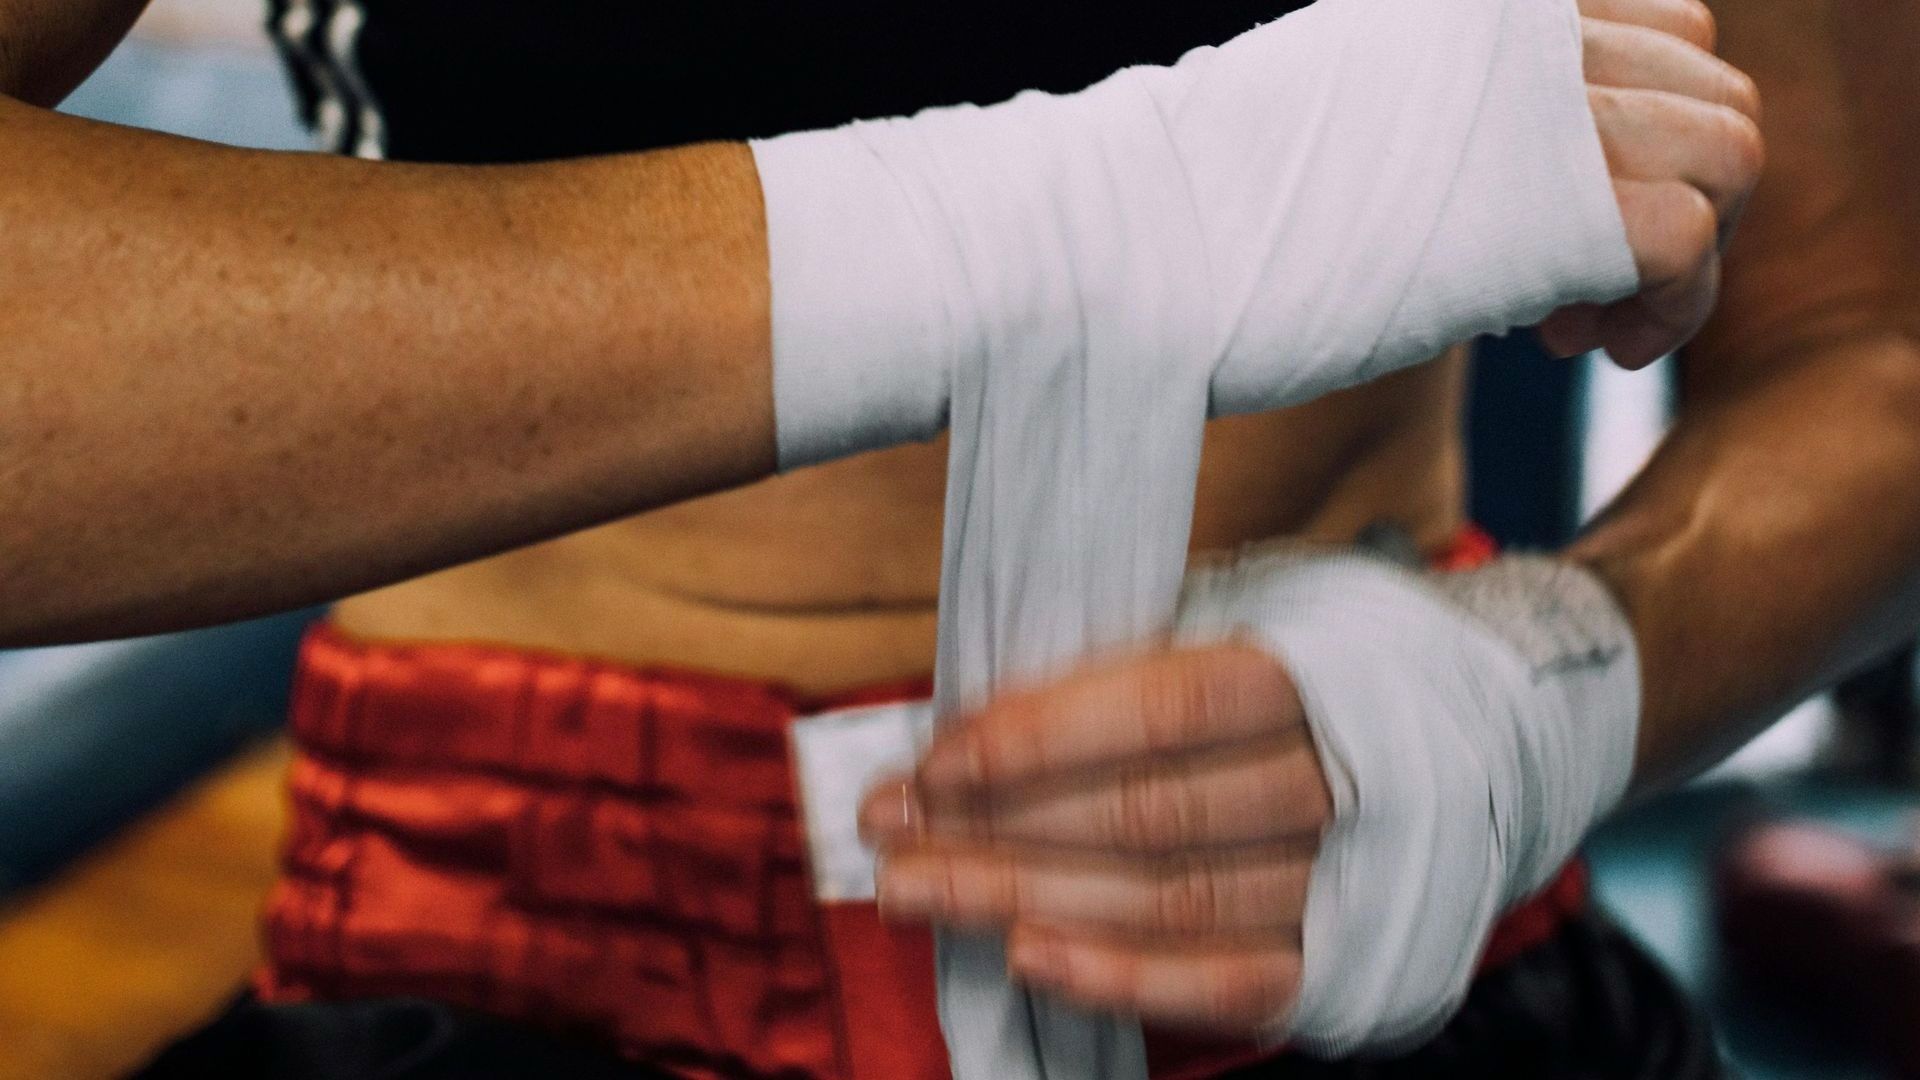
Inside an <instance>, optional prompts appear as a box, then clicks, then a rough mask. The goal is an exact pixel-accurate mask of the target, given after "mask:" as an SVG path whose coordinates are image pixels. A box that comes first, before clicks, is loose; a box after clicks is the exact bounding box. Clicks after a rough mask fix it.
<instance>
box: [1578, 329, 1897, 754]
mask: <svg viewBox="0 0 1920 1080" xmlns="http://www.w3.org/2000/svg"><path fill="white" fill-rule="evenodd" d="M1916 416H1920V346H1917V345H1916V343H1915V342H1914V341H1913V340H1911V339H1909V338H1906V337H1904V336H1901V335H1897V334H1880V335H1869V336H1860V337H1848V338H1846V339H1844V340H1840V341H1836V342H1834V343H1832V344H1829V345H1825V346H1820V347H1817V349H1815V351H1812V352H1810V353H1808V354H1806V355H1805V356H1804V357H1803V358H1801V359H1797V360H1795V361H1793V362H1789V363H1785V364H1782V365H1780V366H1779V368H1778V371H1777V373H1776V374H1775V375H1774V376H1773V377H1771V378H1769V379H1767V380H1765V381H1764V382H1762V383H1759V384H1757V385H1755V386H1753V387H1752V388H1751V389H1750V391H1749V392H1747V393H1744V394H1741V395H1739V396H1737V397H1734V398H1731V399H1728V400H1724V401H1719V402H1715V403H1713V404H1711V405H1704V406H1702V407H1700V408H1698V409H1695V410H1692V411H1691V412H1690V414H1689V415H1687V416H1686V417H1685V419H1684V420H1683V421H1682V423H1681V424H1680V426H1679V428H1678V430H1677V431H1676V433H1675V434H1674V436H1673V438H1672V439H1671V440H1670V441H1669V442H1668V444H1667V445H1666V446H1665V447H1664V448H1663V449H1662V450H1661V452H1660V454H1659V455H1658V457H1657V458H1656V460H1655V462H1654V464H1653V465H1652V466H1651V467H1650V468H1649V469H1648V471H1647V472H1646V473H1645V474H1644V475H1643V476H1642V477H1641V478H1640V480H1639V481H1638V482H1637V483H1636V484H1635V485H1634V486H1633V487H1632V488H1631V489H1630V490H1629V491H1628V492H1627V494H1626V495H1625V496H1623V497H1622V499H1621V500H1620V502H1619V503H1618V504H1617V505H1616V507H1615V508H1614V509H1613V510H1612V512H1611V513H1609V514H1608V515H1607V516H1606V517H1605V518H1604V519H1603V520H1602V522H1601V523H1600V524H1599V525H1598V526H1597V527H1596V528H1595V529H1594V530H1593V531H1592V532H1591V533H1590V534H1589V535H1587V536H1586V537H1584V538H1583V539H1582V540H1581V541H1580V542H1579V543H1578V544H1577V545H1576V546H1575V548H1574V552H1573V553H1574V555H1575V556H1576V557H1577V558H1580V559H1582V560H1584V561H1586V562H1589V563H1591V564H1593V565H1594V566H1596V567H1597V568H1598V569H1599V570H1600V571H1601V573H1602V574H1603V575H1604V576H1605V577H1606V578H1607V579H1608V580H1609V581H1611V583H1612V584H1613V585H1614V586H1615V588H1616V589H1617V591H1618V593H1619V595H1620V596H1621V597H1622V598H1623V600H1624V601H1625V604H1626V607H1627V609H1628V612H1629V615H1630V617H1631V619H1632V621H1633V623H1634V627H1635V630H1636V632H1637V635H1638V637H1639V639H1640V645H1641V652H1642V656H1641V662H1642V667H1643V678H1644V684H1645V694H1644V705H1645V712H1644V715H1643V718H1642V722H1641V739H1640V748H1639V759H1638V769H1637V772H1638V776H1639V778H1640V779H1639V782H1640V784H1641V785H1643V786H1645V785H1648V784H1655V783H1659V782H1661V781H1663V780H1666V779H1672V778H1676V777H1678V776H1681V775H1684V774H1685V773H1687V772H1689V771H1691V770H1692V769H1694V768H1697V767H1699V766H1701V765H1704V764H1706V763H1708V762H1710V761H1711V760H1713V759H1714V758H1716V757H1718V756H1719V755H1720V754H1723V753H1725V752H1726V751H1728V750H1730V749H1732V748H1733V747H1735V746H1737V745H1738V744H1739V742H1741V741H1742V740H1744V739H1745V738H1746V737H1748V736H1750V735H1752V734H1753V733H1754V731H1755V730H1757V728H1758V727H1759V726H1760V725H1762V724H1763V723H1765V722H1766V721H1768V720H1770V719H1772V718H1774V717H1776V716H1778V715H1779V714H1780V713H1781V712H1782V711H1783V710H1784V709H1786V708H1788V707H1790V706H1791V705H1793V704H1794V703H1796V702H1797V701H1798V700H1800V699H1801V698H1802V697H1803V696H1804V695H1806V694H1807V693H1809V692H1811V691H1813V690H1815V689H1818V688H1819V687H1821V686H1823V685H1826V684H1828V683H1830V682H1832V681H1833V680H1835V679H1837V678H1838V677H1840V676H1841V675H1843V674H1844V673H1845V672H1846V671H1847V670H1848V669H1849V668H1851V667H1853V666H1855V665H1858V664H1860V663H1862V662H1864V661H1866V660H1868V659H1870V658H1871V657H1872V656H1873V655H1874V654H1875V653H1876V652H1877V651H1879V650H1883V649H1885V648H1887V647H1889V646H1891V645H1892V644H1894V643H1895V641H1896V640H1897V637H1898V635H1900V634H1902V633H1909V632H1911V630H1912V627H1913V624H1914V622H1915V620H1916V617H1920V608H1916V606H1915V602H1916V600H1920V486H1916V484H1915V477H1920V424H1916V423H1915V422H1914V418H1915V417H1916Z"/></svg>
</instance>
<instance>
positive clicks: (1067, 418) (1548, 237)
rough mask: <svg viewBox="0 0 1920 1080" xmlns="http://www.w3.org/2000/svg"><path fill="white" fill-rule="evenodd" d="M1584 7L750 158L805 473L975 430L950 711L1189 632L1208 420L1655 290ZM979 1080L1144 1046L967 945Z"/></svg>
mask: <svg viewBox="0 0 1920 1080" xmlns="http://www.w3.org/2000/svg"><path fill="white" fill-rule="evenodd" d="M1578 25H1579V24H1578V19H1577V13H1576V12H1575V10H1574V8H1573V5H1572V2H1571V0H1321V2H1320V3H1318V4H1316V5H1314V6H1313V7H1310V8H1307V9H1305V10H1303V11H1300V12H1297V13H1295V14H1293V15H1290V16H1288V17H1286V18H1285V19H1282V20H1280V21H1278V22H1275V23H1271V24H1268V25H1266V26H1264V27H1261V28H1259V29H1257V30H1254V31H1252V32H1250V33H1248V34H1246V35H1243V36H1241V37H1240V38H1237V39H1235V40H1234V41H1233V42H1230V43H1229V44H1227V45H1225V46H1223V47H1221V48H1219V49H1202V50H1196V51H1195V52H1194V53H1191V54H1189V55H1188V56H1187V57H1186V58H1184V59H1183V60H1182V61H1181V62H1180V63H1179V64H1178V65H1176V66H1174V67H1172V68H1136V69H1130V70H1128V71H1124V72H1121V73H1120V74H1118V75H1116V76H1114V77H1113V78H1111V79H1108V80H1107V81H1105V82H1103V83H1101V84H1099V85H1097V86H1095V87H1093V88H1091V89H1089V90H1087V91H1083V92H1082V93H1079V94H1074V95H1067V96H1051V95H1044V94H1038V93H1033V94H1024V95H1021V96H1020V97H1018V98H1015V99H1014V100H1012V101H1010V102H1007V103H1004V104H1001V105H998V106H993V107H990V108H985V109H979V108H972V107H962V108H953V109H938V110H932V111H929V112H927V113H923V114H920V115H919V116H916V117H914V118H912V119H909V120H889V121H877V122H868V123H861V124H855V125H851V126H849V127H847V128H842V129H837V130H835V131H830V132H815V133H808V134H804V135H798V136H787V137H784V138H780V139H775V140H771V141H767V142H761V143H756V144H755V145H754V150H755V153H756V156H757V160H758V163H759V166H760V171H761V181H762V186H763V189H764V190H765V193H766V202H767V216H768V240H769V254H770V258H771V262H772V274H773V302H774V312H773V318H774V360H775V404H776V410H777V413H778V421H779V427H780V432H779V434H780V451H781V460H782V464H783V466H786V467H794V466H798V465H803V464H807V463H810V462H814V461H820V460H825V459H827V458H831V457H834V456H839V455H842V454H846V453H851V452H855V451H858V450H862V449H868V448H873V447H878V446H884V445H890V444H892V443H894V442H898V441H900V440H902V439H906V438H924V437H930V436H931V435H933V434H934V433H936V432H937V431H938V429H939V427H940V425H941V423H942V422H943V421H947V420H949V419H950V421H951V428H952V447H951V453H950V458H949V470H950V471H949V478H948V492H947V505H946V533H945V552H944V556H945V562H944V565H943V568H942V575H941V593H940V644H939V656H938V664H937V667H936V690H935V700H936V705H937V707H938V711H939V712H940V713H942V714H951V713H953V712H954V711H956V710H958V709H962V708H965V707H967V706H970V705H976V704H978V703H979V702H981V701H982V700H983V699H984V698H985V697H986V696H987V695H988V694H989V693H991V692H992V691H993V690H994V689H995V688H996V687H998V686H1000V685H1002V684H1004V683H1007V682H1009V681H1016V680H1030V679H1034V678H1038V677H1041V676H1044V675H1047V674H1050V673H1054V672H1058V671H1060V670H1061V669H1063V668H1065V667H1067V666H1068V665H1070V664H1072V663H1073V662H1074V661H1076V660H1078V659H1079V658H1081V657H1082V656H1084V655H1085V654H1087V653H1088V652H1090V651H1095V650H1100V649H1105V648H1112V647H1116V646H1120V645H1123V644H1126V643H1129V642H1136V641H1140V640H1142V639H1145V638H1147V637H1149V636H1150V635H1153V634H1155V633H1157V632H1161V631H1164V630H1166V629H1167V628H1168V627H1169V626H1170V624H1171V621H1172V617H1173V614H1174V606H1175V602H1176V598H1177V595H1178V592H1179V587H1180V580H1181V575H1182V571H1183V567H1184V565H1185V558H1186V549H1187V540H1188V532H1189V528H1190V522H1191V517H1192V505H1193V497H1194V483H1195V478H1196V475H1197V471H1198V464H1199V453H1200V441H1201V432H1202V426H1203V422H1204V420H1205V418H1206V416H1207V415H1208V414H1209V412H1214V413H1224V412H1240V411H1253V410H1257V409H1266V408H1274V407H1278V406H1281V405H1286V404H1292V403H1296V402H1300V401H1304V400H1308V399H1310V398H1312V397H1316V396H1318V395H1320V394H1323V393H1326V392H1329V391H1331V390H1335V389H1339V388H1341V387H1343V386H1346V385H1350V384H1351V383H1353V382H1357V381H1360V380H1362V379H1365V378H1370V377H1373V376H1375V375H1379V374H1383V373H1384V372H1386V371H1388V370H1391V369H1394V368H1397V367H1401V366H1405V365H1407V364H1411V363H1414V362H1417V361H1419V360H1421V359H1424V358H1425V357H1427V356H1429V355H1432V354H1433V353H1435V352H1437V351H1439V350H1440V349H1441V348H1443V347H1444V346H1446V345H1448V344H1451V343H1452V342H1455V341H1459V340H1464V339H1466V338H1468V337H1471V336H1473V335H1474V334H1477V333H1481V332H1487V331H1504V330H1506V329H1508V328H1510V327H1511V326H1514V325H1521V324H1527V323H1531V322H1534V321H1537V320H1538V319H1540V318H1542V317H1544V316H1545V315H1546V314H1547V313H1548V312H1549V311H1551V310H1552V309H1553V308H1555V307H1557V306H1560V305H1562V304H1565V303H1569V302H1574V301H1600V300H1608V299H1613V298H1616V297H1618V296H1620V295H1624V294H1626V293H1627V292H1630V291H1631V290H1632V288H1633V286H1634V284H1635V282H1634V272H1633V265H1632V259H1631V255H1630V253H1629V252H1628V251H1627V249H1626V245H1625V238H1624V229H1623V227H1622V225H1621V222H1620V217H1619V212H1618V209H1617V207H1616V205H1615V203H1614V201H1613V195H1612V189H1611V184H1610V183H1609V181H1608V177H1607V173H1606V167H1605V161H1604V158H1603V156H1602V154H1601V150H1600V147H1599V144H1598V138H1597V135H1596V134H1595V132H1594V128H1593V121H1592V117H1591V115H1590V113H1589V112H1588V109H1587V105H1586V97H1585V89H1584V85H1583V84H1582V80H1581V75H1580V45H1579V29H1578ZM939 959H940V980H941V987H940V990H941V1008H942V1025H943V1029H944V1031H945V1033H946V1036H947V1043H948V1048H949V1050H950V1052H951V1054H952V1058H953V1069H954V1075H955V1077H956V1078H957V1080H1023V1078H1040V1077H1046V1078H1048V1080H1078V1078H1085V1080H1095V1078H1099V1080H1129V1078H1137V1077H1143V1076H1144V1075H1145V1063H1144V1062H1145V1059H1144V1053H1143V1050H1142V1043H1141V1037H1140V1034H1139V1031H1138V1027H1137V1025H1136V1024H1134V1023H1133V1022H1131V1021H1127V1020H1119V1019H1110V1018H1099V1017H1093V1016H1088V1015H1084V1014H1082V1013H1080V1012H1078V1011H1077V1010H1074V1009H1071V1008H1068V1007H1065V1006H1062V1005H1060V1004H1058V1003H1055V1002H1051V1001H1047V1000H1042V999H1036V998H1034V997H1031V996H1030V995H1028V994H1026V993H1025V992H1024V991H1022V990H1020V989H1018V988H1015V987H1013V986H1011V985H1009V983H1008V981H1007V978H1006V972H1005V966H1004V961H1003V957H1002V956H1001V953H1000V946H999V943H998V942H997V941H992V940H985V939H980V938H962V937H956V936H953V935H943V936H942V938H941V940H940V945H939Z"/></svg>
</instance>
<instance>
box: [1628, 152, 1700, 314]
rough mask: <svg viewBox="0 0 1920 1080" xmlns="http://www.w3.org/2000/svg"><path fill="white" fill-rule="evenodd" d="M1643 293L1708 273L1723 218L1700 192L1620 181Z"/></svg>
mask: <svg viewBox="0 0 1920 1080" xmlns="http://www.w3.org/2000/svg"><path fill="white" fill-rule="evenodd" d="M1613 188H1614V194H1615V196H1616V198H1617V199H1618V200H1619V203H1620V217H1621V221H1622V223H1623V224H1624V225H1625V226H1626V230H1627V246H1628V247H1630V248H1631V249H1632V250H1633V261H1634V269H1636V270H1637V271H1639V275H1640V290H1641V292H1643V293H1644V292H1647V291H1650V290H1655V289H1666V288H1668V287H1670V286H1673V285H1675V284H1678V283H1681V282H1684V281H1688V280H1690V279H1693V278H1696V277H1698V276H1699V275H1701V274H1703V273H1705V272H1706V270H1707V268H1708V265H1709V263H1710V261H1711V260H1712V257H1713V256H1714V254H1715V245H1716V243H1717V241H1718V235H1719V224H1720V222H1719V216H1718V215H1717V214H1716V213H1715V211H1714V208H1713V203H1712V201H1711V200H1709V199H1708V198H1707V196H1706V195H1705V194H1704V193H1702V192H1701V191H1700V189H1699V188H1696V187H1694V186H1693V185H1691V184H1688V183H1685V182H1682V181H1651V180H1630V179H1621V180H1615V181H1614V184H1613Z"/></svg>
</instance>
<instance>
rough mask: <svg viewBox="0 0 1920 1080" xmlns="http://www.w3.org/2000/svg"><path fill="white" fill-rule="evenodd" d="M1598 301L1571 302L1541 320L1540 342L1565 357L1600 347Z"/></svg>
mask: <svg viewBox="0 0 1920 1080" xmlns="http://www.w3.org/2000/svg"><path fill="white" fill-rule="evenodd" d="M1603 310H1605V309H1604V308H1602V307H1601V306H1600V305H1599V304H1569V305H1568V306H1566V307H1563V308H1561V309H1560V310H1559V311H1556V312H1554V313H1553V314H1551V315H1549V316H1547V317H1546V319H1545V321H1543V322H1542V323H1541V324H1540V344H1541V345H1542V346H1543V347H1544V348H1545V349H1546V350H1547V351H1548V352H1550V353H1552V354H1553V355H1554V356H1557V357H1559V358H1560V359H1562V360H1567V359H1571V358H1573V357H1575V356H1581V355H1584V354H1586V353H1590V352H1592V351H1593V350H1595V349H1597V348H1599V347H1600V312H1601V311H1603Z"/></svg>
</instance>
